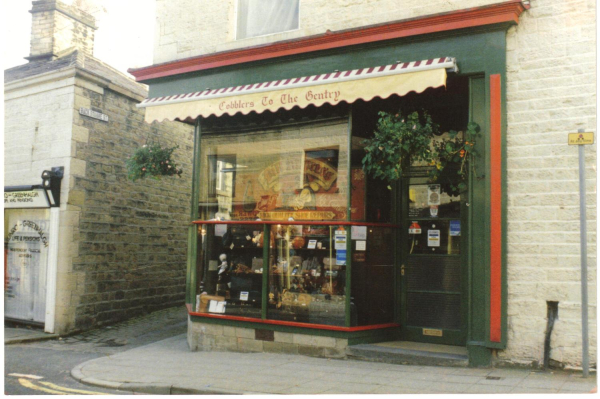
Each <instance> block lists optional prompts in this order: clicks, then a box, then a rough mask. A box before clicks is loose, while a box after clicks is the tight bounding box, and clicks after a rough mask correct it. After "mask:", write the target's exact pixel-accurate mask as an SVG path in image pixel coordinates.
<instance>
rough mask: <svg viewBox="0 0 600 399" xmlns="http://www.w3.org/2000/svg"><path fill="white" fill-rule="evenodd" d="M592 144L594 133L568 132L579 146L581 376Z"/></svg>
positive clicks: (586, 347)
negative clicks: (587, 176) (587, 193)
mask: <svg viewBox="0 0 600 399" xmlns="http://www.w3.org/2000/svg"><path fill="white" fill-rule="evenodd" d="M589 144H594V133H584V132H583V130H579V132H577V133H569V145H578V146H579V209H580V211H579V225H580V230H581V233H580V237H579V240H580V243H581V333H582V346H583V353H582V366H583V378H587V377H588V376H589V373H590V370H589V367H590V366H589V363H590V359H589V340H588V292H587V225H586V219H587V218H586V209H585V154H584V147H583V146H584V145H589Z"/></svg>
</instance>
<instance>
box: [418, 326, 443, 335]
mask: <svg viewBox="0 0 600 399" xmlns="http://www.w3.org/2000/svg"><path fill="white" fill-rule="evenodd" d="M442 334H443V331H442V330H437V329H435V328H424V329H423V335H429V336H430V337H441V336H442Z"/></svg>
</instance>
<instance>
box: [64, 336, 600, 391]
mask: <svg viewBox="0 0 600 399" xmlns="http://www.w3.org/2000/svg"><path fill="white" fill-rule="evenodd" d="M71 375H72V376H73V377H74V378H75V379H76V380H78V381H80V382H83V383H85V384H90V385H95V386H100V387H105V388H114V389H120V390H128V391H134V392H139V393H150V394H233V395H235V394H378V393H380V394H406V393H415V394H417V393H429V394H450V393H453V394H457V393H478V394H490V393H562V394H571V393H590V392H592V391H593V390H595V389H596V375H595V374H593V375H592V376H590V377H589V378H586V379H584V378H582V376H581V373H577V372H566V371H535V370H530V369H505V368H501V369H500V368H485V369H483V368H463V367H432V366H411V365H395V364H385V363H374V362H365V361H357V360H335V359H322V358H313V357H307V356H301V355H283V354H275V353H235V352H217V351H199V352H191V351H190V349H189V347H188V345H187V341H186V335H185V334H180V335H177V336H174V337H171V338H168V339H164V340H161V341H157V342H154V343H152V344H149V345H145V346H140V347H137V348H134V349H131V350H127V351H124V352H119V353H116V354H113V355H110V356H105V357H101V358H98V359H94V360H90V361H87V362H85V363H82V364H80V365H78V366H77V367H75V368H73V370H72V371H71Z"/></svg>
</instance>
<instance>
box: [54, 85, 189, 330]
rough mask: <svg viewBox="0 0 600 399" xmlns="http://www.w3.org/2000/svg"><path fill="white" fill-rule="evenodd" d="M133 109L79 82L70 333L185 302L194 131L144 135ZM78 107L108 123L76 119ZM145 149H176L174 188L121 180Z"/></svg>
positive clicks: (131, 102) (174, 128) (148, 128)
mask: <svg viewBox="0 0 600 399" xmlns="http://www.w3.org/2000/svg"><path fill="white" fill-rule="evenodd" d="M139 101H140V98H131V97H128V96H125V95H123V94H121V93H118V92H115V91H113V90H110V89H108V88H103V87H100V86H99V85H96V84H94V83H93V82H89V81H85V80H83V79H78V80H77V84H76V87H75V101H74V104H73V105H74V107H73V108H72V112H73V118H74V119H73V120H74V125H73V165H74V166H73V168H72V170H71V177H72V179H71V180H70V182H69V184H70V189H71V192H70V196H69V202H68V207H69V208H70V209H72V210H73V211H75V212H76V213H77V220H76V221H75V222H74V223H73V225H72V234H73V242H74V245H76V247H77V248H76V253H74V254H73V256H74V257H73V258H72V263H71V265H70V267H69V268H68V273H71V274H74V275H77V276H78V279H77V280H76V281H74V282H73V284H72V286H71V287H68V288H69V289H70V298H69V300H70V304H69V307H68V309H69V312H72V313H70V314H69V319H70V320H72V322H73V323H74V327H75V328H76V329H86V328H89V327H91V326H97V325H102V324H108V323H113V322H116V321H119V320H123V319H126V318H130V317H133V316H136V315H140V314H143V313H146V312H149V311H153V310H157V309H161V308H165V307H169V306H174V305H178V304H183V302H184V297H185V270H186V253H187V230H188V229H187V226H188V222H189V209H190V208H189V207H190V199H191V176H192V173H191V168H192V166H191V165H192V152H193V127H192V126H190V125H184V124H182V123H179V122H167V123H161V124H156V123H155V124H152V125H148V124H147V123H146V122H144V111H143V110H141V109H138V108H136V104H137V103H139ZM81 107H83V108H88V109H92V110H95V111H97V112H101V113H104V114H106V115H108V118H109V119H108V122H104V121H101V120H98V119H93V118H90V117H87V116H83V115H80V114H79V112H78V111H79V109H80V108H81ZM152 141H158V142H160V143H161V144H162V145H165V146H175V145H179V148H178V149H177V150H176V151H175V153H174V159H175V160H176V162H177V163H179V164H180V165H181V166H182V167H183V170H184V173H183V175H182V177H181V178H179V177H176V176H175V177H164V178H162V179H161V180H154V179H151V178H149V179H144V180H138V181H136V182H135V183H134V182H131V181H129V180H128V179H127V177H126V173H127V172H126V166H125V161H126V160H127V159H128V158H129V157H130V156H131V155H132V154H133V152H134V151H135V149H136V148H139V147H140V146H141V145H143V144H145V143H147V142H152ZM65 309H67V308H65Z"/></svg>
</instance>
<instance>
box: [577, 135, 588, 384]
mask: <svg viewBox="0 0 600 399" xmlns="http://www.w3.org/2000/svg"><path fill="white" fill-rule="evenodd" d="M579 133H583V131H582V130H580V131H579ZM578 147H579V226H580V229H581V232H580V236H579V240H580V242H581V334H582V346H583V348H582V350H583V353H582V367H583V378H587V377H588V376H589V373H590V369H589V364H590V359H589V340H588V284H587V223H586V220H587V218H586V209H585V154H584V149H585V146H583V145H579V146H578Z"/></svg>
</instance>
